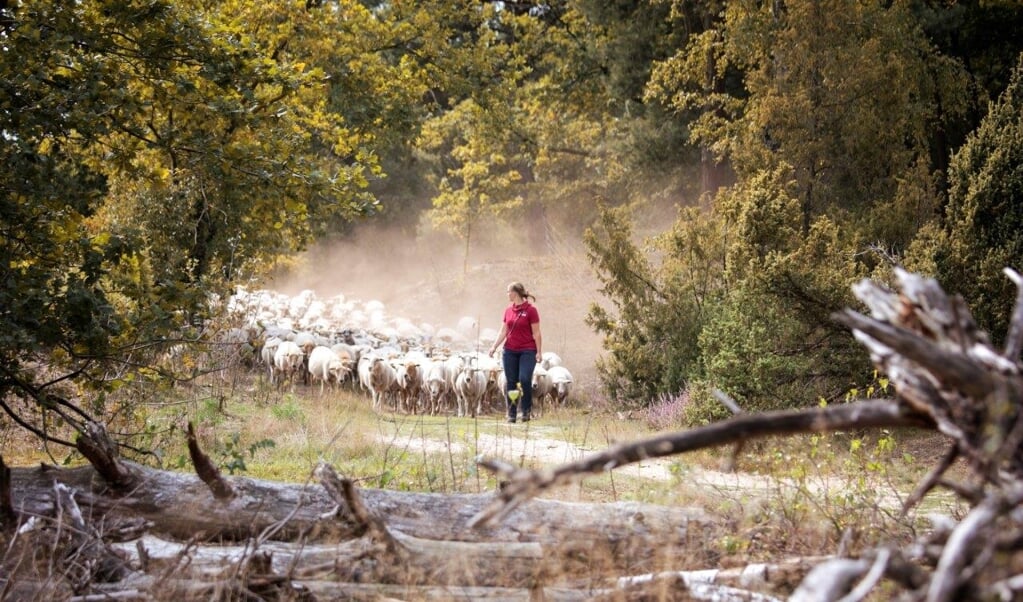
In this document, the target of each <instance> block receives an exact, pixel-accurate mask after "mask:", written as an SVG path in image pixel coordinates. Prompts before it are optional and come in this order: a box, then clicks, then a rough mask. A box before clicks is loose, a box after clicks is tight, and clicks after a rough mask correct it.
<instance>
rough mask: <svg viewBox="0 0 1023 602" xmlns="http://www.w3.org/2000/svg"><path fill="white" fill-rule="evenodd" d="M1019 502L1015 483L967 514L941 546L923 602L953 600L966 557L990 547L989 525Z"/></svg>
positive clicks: (1022, 491) (1020, 488)
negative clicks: (936, 564) (942, 548)
mask: <svg viewBox="0 0 1023 602" xmlns="http://www.w3.org/2000/svg"><path fill="white" fill-rule="evenodd" d="M1020 502H1023V483H1016V484H1015V486H1013V487H1011V488H1010V489H1009V490H1008V491H1006V492H1005V493H1002V492H997V493H994V494H992V495H990V496H988V498H987V499H985V500H984V501H983V502H982V503H980V504H979V505H978V506H977V507H976V508H974V509H973V510H971V511H970V513H969V514H968V515H966V518H964V519H963V520H962V522H960V523H959V525H958V526H957V527H956V528H955V529H954V530H953V531H952V535H951V536H950V537H949V538H948V542H947V543H946V544H945V549H944V550H943V551H942V554H941V558H940V560H939V561H938V566H937V567H936V568H935V569H934V575H933V576H932V578H931V583H930V587H929V588H928V589H927V597H926V601H927V602H947V601H948V600H953V599H955V597H956V595H957V591H958V589H959V586H960V585H961V584H962V579H963V570H964V568H965V567H966V566H968V565H969V564H970V558H972V557H976V556H977V555H978V547H983V546H985V545H991V546H993V545H994V543H995V541H994V538H993V537H990V534H991V530H990V529H989V526H990V525H991V524H992V523H993V522H994V521H995V520H996V519H997V518H998V517H999V516H1000V515H1001V514H1002V513H1003V512H1005V511H1006V510H1008V509H1010V508H1014V507H1015V506H1016V505H1018V504H1019V503H1020Z"/></svg>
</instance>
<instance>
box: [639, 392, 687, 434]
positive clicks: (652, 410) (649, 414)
mask: <svg viewBox="0 0 1023 602" xmlns="http://www.w3.org/2000/svg"><path fill="white" fill-rule="evenodd" d="M689 404H690V399H689V390H688V389H683V390H681V391H679V392H678V393H674V394H668V393H662V394H660V395H658V396H657V399H656V400H654V401H653V402H652V403H651V404H650V405H648V406H647V407H646V408H645V409H644V410H643V420H644V422H645V423H646V425H647V426H648V427H650V428H651V429H653V430H655V431H667V430H673V429H678V428H681V427H684V426H685V425H686V407H687V406H688V405H689Z"/></svg>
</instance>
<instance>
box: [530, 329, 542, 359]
mask: <svg viewBox="0 0 1023 602" xmlns="http://www.w3.org/2000/svg"><path fill="white" fill-rule="evenodd" d="M530 326H532V327H533V340H534V341H536V361H538V362H539V361H540V359H541V358H542V357H543V335H541V334H540V323H539V322H533V323H532V324H530Z"/></svg>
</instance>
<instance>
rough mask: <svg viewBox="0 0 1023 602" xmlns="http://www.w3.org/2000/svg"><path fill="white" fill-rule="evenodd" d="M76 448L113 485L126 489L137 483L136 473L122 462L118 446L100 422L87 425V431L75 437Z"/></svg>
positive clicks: (116, 487)
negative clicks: (119, 457)
mask: <svg viewBox="0 0 1023 602" xmlns="http://www.w3.org/2000/svg"><path fill="white" fill-rule="evenodd" d="M75 448H76V449H77V450H78V451H79V452H80V453H81V454H82V455H83V456H85V459H86V460H88V461H89V464H92V466H93V468H95V469H96V472H98V473H99V474H100V476H101V477H103V480H104V481H106V482H107V484H109V485H110V486H111V487H113V488H115V489H119V490H125V489H129V488H130V487H132V486H134V485H135V481H136V479H135V475H133V474H132V472H131V470H129V469H128V468H127V467H126V466H125V465H123V464H122V463H121V462H120V460H119V459H118V454H117V447H116V446H115V445H114V443H113V442H112V441H111V440H110V437H109V436H107V432H106V429H104V428H103V426H102V425H101V424H99V423H98V422H89V423H87V424H86V425H85V432H84V433H81V434H79V435H78V438H77V439H75Z"/></svg>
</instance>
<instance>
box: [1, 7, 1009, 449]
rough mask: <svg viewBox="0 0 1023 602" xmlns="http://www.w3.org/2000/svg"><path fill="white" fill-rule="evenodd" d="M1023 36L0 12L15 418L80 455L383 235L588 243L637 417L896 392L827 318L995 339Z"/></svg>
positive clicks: (506, 12) (855, 13)
mask: <svg viewBox="0 0 1023 602" xmlns="http://www.w3.org/2000/svg"><path fill="white" fill-rule="evenodd" d="M1019 31H1023V7H1021V6H1020V5H1019V4H1018V3H1017V2H1015V1H1013V0H987V1H980V0H977V1H973V2H954V1H946V0H916V1H901V0H895V1H890V2H877V1H873V0H868V1H862V0H787V1H785V2H780V1H777V0H775V1H772V2H761V1H752V0H735V1H729V2H720V1H714V0H709V1H705V2H687V1H684V0H664V1H659V0H653V1H643V0H637V1H632V2H629V1H620V2H604V1H595V0H567V1H560V2H559V1H556V2H547V3H529V2H480V1H475V2H470V1H463V2H459V1H443V2H442V1H436V2H435V1H425V2H403V1H394V2H379V3H378V2H354V1H347V0H342V1H337V2H332V1H328V0H319V1H318V0H305V1H304V2H290V1H287V2H277V3H264V2H248V1H241V0H225V1H222V2H194V1H190V0H185V1H179V2H173V3H171V2H161V1H158V0H144V1H143V0H136V1H123V0H119V1H117V2H111V1H90V2H79V3H66V2H53V1H49V0H39V1H32V0H27V1H22V2H14V1H3V2H0V48H2V49H3V52H2V53H0V75H2V77H0V90H2V91H0V132H2V136H3V145H2V146H0V153H2V158H3V165H4V167H5V168H4V170H3V171H2V172H0V227H2V228H3V234H4V236H3V239H2V242H0V250H2V251H0V252H2V254H3V258H2V259H3V261H2V262H0V407H2V409H3V411H4V413H5V415H6V418H5V420H10V421H11V422H10V423H8V426H10V425H12V424H15V425H17V426H19V427H21V428H24V429H28V430H29V431H31V432H33V433H35V434H36V435H38V436H39V437H41V438H43V439H48V440H50V441H54V442H58V443H65V444H67V445H69V446H71V447H73V444H72V443H71V442H70V441H67V440H65V439H63V435H62V434H61V431H62V429H56V428H55V425H57V424H59V425H61V426H62V427H70V428H71V429H73V430H79V431H81V430H83V429H84V428H85V424H86V423H87V422H89V421H93V420H95V421H97V422H101V423H102V422H104V421H105V419H107V418H109V417H110V416H112V415H115V414H124V413H125V412H126V411H127V412H128V413H130V411H131V409H130V408H127V409H126V408H125V407H124V406H123V405H122V404H123V398H119V397H117V396H116V395H113V394H114V393H115V392H116V391H118V390H119V389H121V388H123V387H126V386H131V383H133V382H135V381H136V380H138V379H147V380H159V379H165V378H169V377H170V376H173V375H168V374H165V373H163V372H159V371H154V370H153V369H152V365H153V361H154V360H155V358H157V357H159V356H160V354H162V353H163V352H165V351H166V349H167V348H168V347H169V346H171V345H174V344H177V343H179V342H180V341H182V340H191V339H193V338H195V337H197V336H200V333H201V329H200V328H199V326H200V325H201V324H203V323H204V321H205V320H206V319H207V318H209V317H211V316H212V315H213V314H214V313H216V312H217V311H218V306H217V304H216V303H215V302H214V300H216V299H224V298H226V296H228V295H230V294H231V293H232V292H233V291H234V290H235V288H236V287H237V286H239V285H248V284H250V283H253V282H258V281H260V279H261V278H264V277H266V276H267V275H268V274H271V273H274V272H279V271H281V270H287V269H288V267H289V266H290V265H291V264H292V262H293V261H294V258H295V256H296V254H297V253H298V252H299V251H301V250H304V249H306V248H308V246H309V245H311V244H316V243H322V242H324V241H331V240H344V239H345V238H346V237H349V236H351V235H352V233H353V231H354V229H355V227H356V225H357V224H361V223H366V222H378V223H383V224H387V225H388V226H390V227H396V228H400V229H402V230H403V231H404V232H406V233H407V235H408V237H409V239H410V240H415V239H416V238H417V237H422V236H426V235H427V233H432V232H447V233H448V235H449V236H452V237H454V238H455V239H457V240H458V241H460V244H462V245H464V249H465V256H466V257H468V254H469V250H470V249H471V248H472V245H473V244H476V243H478V242H479V241H481V240H483V239H485V238H486V237H488V236H495V235H498V234H495V233H496V232H505V233H506V232H508V231H516V230H517V231H518V232H520V233H525V235H526V236H528V237H531V239H532V240H534V242H535V243H536V244H535V245H531V247H532V248H537V249H541V250H542V249H543V247H544V244H543V243H544V236H545V232H547V231H548V230H549V229H550V228H556V229H557V230H558V231H560V232H569V233H570V235H572V236H577V237H580V238H582V239H583V240H584V241H585V245H586V249H587V252H588V255H589V257H590V261H591V264H592V267H593V269H594V271H595V273H596V275H597V277H598V279H599V280H600V282H601V284H602V293H603V294H604V295H605V297H606V299H607V301H608V303H606V304H603V305H601V304H597V305H594V306H593V307H592V309H591V311H590V314H589V319H588V321H589V323H590V325H591V326H592V328H594V329H595V331H596V332H598V333H599V334H601V335H602V336H603V339H604V350H605V354H604V355H603V356H602V358H601V361H600V365H599V371H600V375H601V382H602V385H603V387H604V389H605V391H606V393H607V394H608V395H609V396H610V397H611V398H612V399H613V400H615V401H616V402H619V403H621V404H623V405H626V406H628V405H632V406H641V405H645V404H647V403H650V401H651V400H653V399H655V398H656V397H657V396H658V395H662V394H677V393H678V392H680V391H687V392H688V394H689V395H690V397H691V399H692V400H693V403H691V404H689V405H688V406H687V411H688V412H689V414H688V415H687V417H686V418H687V420H688V421H689V422H690V423H692V424H697V423H701V422H704V421H707V420H711V419H714V418H716V417H718V416H719V415H720V412H722V411H725V410H724V409H723V408H721V407H720V404H719V403H718V402H717V401H715V400H714V399H713V397H712V396H711V395H710V390H711V389H712V388H718V389H721V390H725V391H728V392H729V394H730V395H732V396H733V397H734V398H735V399H736V400H737V401H738V402H739V403H740V405H741V406H742V407H743V408H746V409H750V410H757V409H768V408H781V407H802V406H807V405H812V404H816V403H819V402H820V401H821V400H824V401H827V402H832V401H839V400H841V399H842V398H843V396H844V395H845V394H846V392H848V391H849V390H850V388H854V387H857V386H865V385H867V384H869V383H870V382H871V381H872V380H873V379H874V378H875V377H874V376H873V374H872V368H871V366H870V363H869V361H868V358H867V355H866V352H865V351H863V350H862V349H860V348H858V347H857V346H856V345H855V342H854V340H853V339H852V338H851V337H850V336H849V335H848V332H847V330H846V329H845V328H844V327H842V326H841V325H839V324H837V323H835V322H834V321H832V320H831V318H830V315H831V313H832V312H833V311H835V310H837V309H839V308H841V307H844V306H856V302H855V300H854V299H853V298H852V296H851V293H850V285H851V284H852V283H853V282H855V281H857V280H859V279H861V278H864V277H872V278H877V279H880V280H882V281H886V280H887V279H889V278H890V277H891V273H892V269H893V266H895V265H903V266H906V267H907V268H909V269H911V270H915V271H919V272H922V273H924V274H928V275H932V276H934V277H936V278H937V279H938V280H939V282H941V283H942V284H943V285H944V286H945V287H946V288H947V290H950V291H956V292H959V293H961V294H962V295H963V296H964V297H965V298H966V300H967V303H968V304H969V306H970V307H971V308H972V309H973V312H974V314H975V316H976V317H977V318H978V321H979V323H980V327H981V328H982V329H983V330H986V331H987V332H992V333H1003V332H1005V331H1006V326H1007V324H1008V321H1009V315H1010V312H1011V308H1012V301H1013V299H1014V296H1015V293H1014V291H1013V288H1012V283H1011V282H1010V281H1008V280H1007V279H1005V278H1004V277H1003V276H1002V272H1001V269H1002V268H1003V267H1004V266H1014V267H1016V268H1017V269H1018V268H1019V267H1020V266H1021V265H1023V261H1021V256H1023V229H1021V227H1020V226H1021V224H1023V203H1021V202H1019V198H1020V194H1021V192H1023V62H1021V50H1023V39H1021V38H1020V37H1019V35H1018V32H1019ZM665 207H667V208H670V209H671V212H672V213H671V218H670V219H667V220H665V218H664V215H665V214H664V211H663V209H664V208H665ZM495 224H502V225H505V226H509V227H510V229H508V230H498V229H497V228H495V227H494V225H495ZM639 233H644V234H645V233H652V234H650V235H649V236H647V235H643V236H640V235H639ZM499 235H500V236H506V235H507V234H499ZM534 237H535V238H534ZM114 399H118V401H117V402H114V401H112V400H114Z"/></svg>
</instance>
